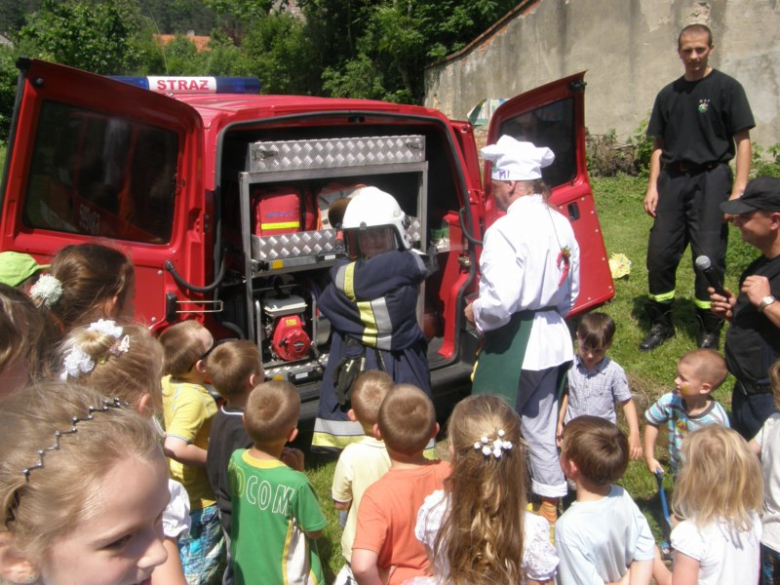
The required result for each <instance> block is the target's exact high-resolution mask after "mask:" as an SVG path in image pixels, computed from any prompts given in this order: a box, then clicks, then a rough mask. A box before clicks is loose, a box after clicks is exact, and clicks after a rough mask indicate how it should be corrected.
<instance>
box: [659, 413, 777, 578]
mask: <svg viewBox="0 0 780 585" xmlns="http://www.w3.org/2000/svg"><path fill="white" fill-rule="evenodd" d="M682 455H683V460H684V461H685V464H684V465H683V468H682V470H681V471H680V475H679V477H678V478H677V481H676V483H675V487H674V496H673V497H672V511H673V512H674V515H675V517H676V518H677V519H678V520H679V523H678V524H677V525H676V526H675V527H674V529H672V536H671V541H672V549H673V572H671V573H670V572H669V570H668V569H667V568H666V566H665V565H663V563H660V562H656V564H655V574H654V576H655V578H656V581H658V583H659V585H670V584H671V583H674V584H675V585H678V584H680V583H682V584H686V583H698V585H722V584H724V583H751V584H752V583H758V578H759V567H760V554H761V553H760V541H761V518H760V516H759V515H760V514H761V508H762V506H763V504H764V489H763V483H762V481H761V467H760V466H759V464H758V460H757V459H756V457H755V456H754V455H753V454H752V453H751V452H750V450H749V449H748V445H747V442H746V441H745V439H743V438H742V437H741V436H740V435H739V433H737V432H736V431H733V430H731V429H727V428H725V427H722V426H720V425H713V426H708V427H704V428H701V429H699V430H697V431H695V432H693V433H691V434H690V435H688V437H686V439H685V440H684V441H683V446H682Z"/></svg>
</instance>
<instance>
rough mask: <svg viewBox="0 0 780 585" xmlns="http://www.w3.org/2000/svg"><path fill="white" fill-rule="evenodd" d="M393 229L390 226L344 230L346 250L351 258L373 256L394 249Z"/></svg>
mask: <svg viewBox="0 0 780 585" xmlns="http://www.w3.org/2000/svg"><path fill="white" fill-rule="evenodd" d="M394 232H395V230H394V229H393V228H392V227H390V226H379V227H367V228H361V229H350V230H344V236H345V238H346V244H347V251H348V252H349V255H350V257H352V258H366V259H368V258H373V257H374V256H376V255H377V254H381V253H383V252H389V251H390V250H395V249H396V241H395V235H394Z"/></svg>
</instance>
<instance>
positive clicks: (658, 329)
mask: <svg viewBox="0 0 780 585" xmlns="http://www.w3.org/2000/svg"><path fill="white" fill-rule="evenodd" d="M645 311H646V312H647V315H648V316H649V317H650V331H649V332H648V334H647V336H646V337H645V338H644V339H643V340H642V343H640V344H639V349H640V350H641V351H650V350H652V349H655V348H656V347H658V346H659V345H661V344H662V343H663V342H664V341H666V340H667V339H669V338H670V337H674V326H673V325H672V303H659V302H658V301H648V302H647V303H645Z"/></svg>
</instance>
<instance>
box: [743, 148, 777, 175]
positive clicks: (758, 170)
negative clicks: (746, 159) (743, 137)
mask: <svg viewBox="0 0 780 585" xmlns="http://www.w3.org/2000/svg"><path fill="white" fill-rule="evenodd" d="M752 146H753V161H752V165H751V167H750V175H751V176H752V177H775V178H780V143H778V144H773V145H772V146H770V147H769V148H767V149H766V150H764V149H763V148H761V147H760V146H759V145H758V144H756V143H755V142H754V143H753V145H752Z"/></svg>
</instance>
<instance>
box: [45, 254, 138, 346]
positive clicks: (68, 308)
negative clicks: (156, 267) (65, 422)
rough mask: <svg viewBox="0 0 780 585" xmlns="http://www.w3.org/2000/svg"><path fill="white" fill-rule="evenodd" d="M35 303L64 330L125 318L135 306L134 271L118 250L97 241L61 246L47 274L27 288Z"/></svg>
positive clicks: (129, 315)
mask: <svg viewBox="0 0 780 585" xmlns="http://www.w3.org/2000/svg"><path fill="white" fill-rule="evenodd" d="M30 296H31V297H32V299H33V301H34V302H35V304H36V306H38V307H44V308H45V310H48V311H49V312H50V313H51V314H52V315H54V317H56V319H57V321H58V322H59V324H60V325H61V327H62V328H63V330H64V331H65V332H67V331H68V330H70V329H72V328H73V327H75V326H77V325H85V324H88V323H91V322H93V321H96V320H97V319H99V318H101V317H102V318H109V319H129V318H131V317H132V316H133V313H134V311H135V307H134V305H133V298H134V297H135V271H134V269H133V264H132V262H130V259H129V258H128V257H127V256H125V255H124V254H123V253H122V252H120V251H119V250H116V249H114V248H109V247H108V246H103V245H100V244H74V245H70V246H65V247H64V248H62V249H61V250H60V251H59V252H57V254H55V256H54V258H53V259H52V262H51V266H50V268H49V271H48V273H47V274H44V275H42V276H41V277H40V278H38V281H37V282H36V283H35V284H34V285H33V286H32V288H31V289H30Z"/></svg>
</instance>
